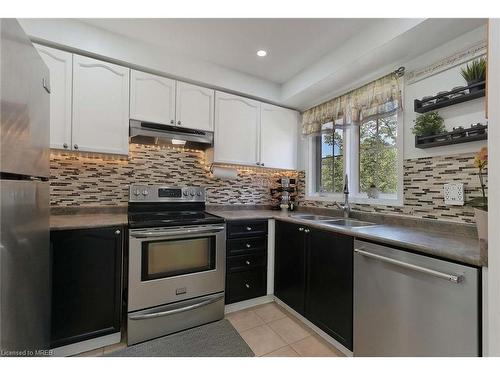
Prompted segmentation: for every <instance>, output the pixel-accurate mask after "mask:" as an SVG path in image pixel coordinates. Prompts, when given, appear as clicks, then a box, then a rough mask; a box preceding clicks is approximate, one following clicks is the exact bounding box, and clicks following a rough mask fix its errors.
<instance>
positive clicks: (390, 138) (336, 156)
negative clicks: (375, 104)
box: [309, 111, 402, 204]
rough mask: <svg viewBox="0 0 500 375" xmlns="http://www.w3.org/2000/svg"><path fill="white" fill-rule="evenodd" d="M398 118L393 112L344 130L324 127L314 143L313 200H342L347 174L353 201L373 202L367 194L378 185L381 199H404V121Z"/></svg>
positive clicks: (310, 191)
mask: <svg viewBox="0 0 500 375" xmlns="http://www.w3.org/2000/svg"><path fill="white" fill-rule="evenodd" d="M398 117H400V114H399V113H398V112H397V111H394V112H389V113H386V114H384V115H380V116H378V117H377V116H371V117H370V118H369V119H368V120H366V121H363V122H362V123H361V124H360V125H359V126H352V127H346V128H344V129H342V128H335V129H334V128H333V126H332V123H327V124H324V125H323V126H322V132H321V135H316V136H314V137H313V140H312V141H311V142H312V148H311V149H312V154H311V156H312V158H311V161H312V163H310V169H311V170H312V176H311V179H310V180H309V183H310V184H311V186H312V189H309V195H313V197H311V199H314V195H315V196H316V197H318V196H319V197H323V199H326V200H329V199H330V198H331V200H337V199H340V198H341V194H342V193H343V187H344V185H343V184H344V176H345V175H346V174H347V175H348V177H349V191H350V197H351V198H352V200H353V201H360V202H363V201H365V200H366V201H367V202H369V201H370V200H371V201H373V199H372V198H368V195H367V192H368V190H369V189H370V188H371V187H373V186H375V187H376V188H377V190H378V192H379V195H378V198H379V200H391V202H388V203H391V204H396V203H397V202H396V201H397V200H400V199H401V197H400V195H401V194H400V193H401V191H400V190H401V187H402V181H401V178H402V177H401V176H402V173H401V171H400V169H401V168H402V150H401V145H400V143H398V132H400V122H401V118H398Z"/></svg>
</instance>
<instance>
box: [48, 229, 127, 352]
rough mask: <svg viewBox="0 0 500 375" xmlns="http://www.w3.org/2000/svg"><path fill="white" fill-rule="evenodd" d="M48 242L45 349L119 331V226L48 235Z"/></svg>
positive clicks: (120, 265) (54, 232)
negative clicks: (48, 332)
mask: <svg viewBox="0 0 500 375" xmlns="http://www.w3.org/2000/svg"><path fill="white" fill-rule="evenodd" d="M50 242H51V252H52V328H51V347H53V348H55V347H59V346H64V345H68V344H72V343H75V342H79V341H83V340H87V339H92V338H95V337H98V336H103V335H107V334H111V333H115V332H119V331H120V328H121V324H120V323H121V280H122V256H123V255H122V254H123V251H122V249H123V228H122V227H107V228H92V229H77V230H58V231H52V232H51V234H50Z"/></svg>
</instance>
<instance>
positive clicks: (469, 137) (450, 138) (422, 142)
mask: <svg viewBox="0 0 500 375" xmlns="http://www.w3.org/2000/svg"><path fill="white" fill-rule="evenodd" d="M485 139H488V125H479V126H474V127H471V128H468V129H459V130H453V131H450V132H445V133H441V134H436V135H429V136H418V135H416V136H415V147H416V148H431V147H439V146H448V145H454V144H458V143H466V142H474V141H482V140H485Z"/></svg>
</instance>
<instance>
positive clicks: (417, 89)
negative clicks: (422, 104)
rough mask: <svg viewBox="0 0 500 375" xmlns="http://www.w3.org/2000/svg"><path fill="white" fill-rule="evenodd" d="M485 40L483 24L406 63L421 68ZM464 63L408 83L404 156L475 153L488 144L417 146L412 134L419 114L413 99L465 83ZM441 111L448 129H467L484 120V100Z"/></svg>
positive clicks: (410, 66)
mask: <svg viewBox="0 0 500 375" xmlns="http://www.w3.org/2000/svg"><path fill="white" fill-rule="evenodd" d="M484 40H486V27H480V28H478V29H476V30H473V31H471V32H469V33H466V34H464V35H462V36H460V37H458V38H456V39H454V40H453V41H450V42H448V43H446V44H444V45H442V46H440V47H439V48H436V49H434V50H432V51H429V52H428V53H426V54H424V55H422V56H420V57H418V58H416V59H414V60H411V61H408V62H406V63H405V64H404V65H405V66H406V68H407V71H411V70H414V69H421V68H424V67H426V66H429V65H432V64H433V63H436V62H438V61H439V60H441V59H443V58H445V57H448V56H451V55H453V54H455V53H457V52H459V51H461V50H464V49H466V48H467V47H470V46H472V45H474V44H476V43H478V42H481V41H484ZM465 65H466V64H462V65H459V66H455V67H452V68H450V69H448V70H445V71H443V72H440V73H438V74H435V75H433V76H430V77H427V78H425V79H423V80H421V81H418V82H415V83H413V84H406V85H405V91H404V158H405V159H414V158H421V157H429V156H438V155H451V154H460V153H466V152H476V151H478V150H479V149H480V148H481V147H482V146H485V145H486V141H480V142H470V143H462V144H458V145H450V146H443V147H436V148H429V149H418V148H415V136H414V134H413V133H412V128H413V126H414V120H415V118H416V117H417V116H418V113H415V111H414V110H413V101H414V99H421V98H423V97H424V96H433V95H435V94H437V93H438V92H440V91H449V90H451V89H452V88H454V87H456V86H465V85H466V82H465V80H464V79H463V78H462V76H461V75H460V68H461V67H462V66H465ZM438 113H439V114H440V115H441V117H443V119H444V123H445V126H446V128H447V129H448V130H451V129H452V128H453V127H456V126H463V127H464V128H466V127H468V126H470V124H472V123H477V122H481V123H485V122H486V118H485V99H484V98H479V99H476V100H473V101H470V102H466V103H461V104H457V105H454V106H450V107H446V108H442V109H439V110H438Z"/></svg>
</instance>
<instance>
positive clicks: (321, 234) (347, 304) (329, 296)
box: [305, 228, 353, 350]
mask: <svg viewBox="0 0 500 375" xmlns="http://www.w3.org/2000/svg"><path fill="white" fill-rule="evenodd" d="M308 239H309V244H308V246H309V249H308V270H307V282H306V285H307V290H306V307H305V316H306V318H307V319H309V320H310V321H311V322H313V323H314V324H315V325H316V326H318V327H319V328H321V329H322V330H323V331H325V332H326V333H328V334H329V335H330V336H332V337H333V338H334V339H335V340H337V341H338V342H340V343H341V344H342V345H344V346H345V347H346V348H349V349H351V350H352V327H353V305H352V303H353V238H352V237H350V236H345V235H343V234H338V233H332V232H331V231H326V230H318V229H315V228H311V229H310V232H309V234H308Z"/></svg>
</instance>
